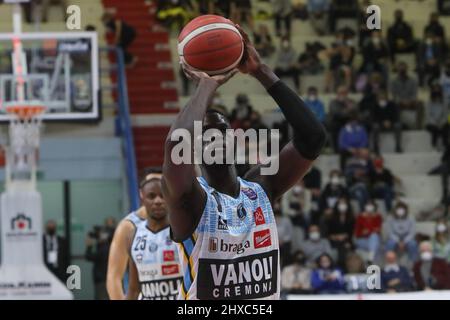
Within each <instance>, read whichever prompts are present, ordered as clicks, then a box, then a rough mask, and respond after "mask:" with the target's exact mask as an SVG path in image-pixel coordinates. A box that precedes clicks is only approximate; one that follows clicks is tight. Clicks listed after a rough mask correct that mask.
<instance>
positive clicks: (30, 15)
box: [22, 0, 68, 23]
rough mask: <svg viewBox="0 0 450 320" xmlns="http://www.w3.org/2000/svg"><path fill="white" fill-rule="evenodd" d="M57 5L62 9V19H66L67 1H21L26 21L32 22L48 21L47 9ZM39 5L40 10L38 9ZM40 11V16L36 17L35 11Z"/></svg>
mask: <svg viewBox="0 0 450 320" xmlns="http://www.w3.org/2000/svg"><path fill="white" fill-rule="evenodd" d="M51 5H54V6H58V7H59V8H60V9H61V11H62V16H63V17H64V18H63V20H66V10H67V6H68V3H67V1H66V0H33V1H30V2H29V3H23V4H22V6H23V9H24V12H25V20H26V21H27V23H32V22H41V21H42V22H44V23H47V21H48V10H49V9H50V6H51ZM38 7H40V10H38ZM38 12H39V13H40V17H37V13H38Z"/></svg>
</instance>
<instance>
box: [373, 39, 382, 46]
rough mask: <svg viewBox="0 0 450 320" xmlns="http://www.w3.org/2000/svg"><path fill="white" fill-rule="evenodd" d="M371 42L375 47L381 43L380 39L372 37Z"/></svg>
mask: <svg viewBox="0 0 450 320" xmlns="http://www.w3.org/2000/svg"><path fill="white" fill-rule="evenodd" d="M372 42H373V44H374V45H376V46H377V45H379V44H380V43H381V39H380V38H378V37H373V38H372Z"/></svg>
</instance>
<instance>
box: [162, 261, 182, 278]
mask: <svg viewBox="0 0 450 320" xmlns="http://www.w3.org/2000/svg"><path fill="white" fill-rule="evenodd" d="M161 270H162V275H163V276H169V275H172V274H178V273H179V272H180V268H179V266H178V265H177V264H170V265H163V266H161Z"/></svg>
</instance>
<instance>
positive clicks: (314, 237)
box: [309, 231, 320, 241]
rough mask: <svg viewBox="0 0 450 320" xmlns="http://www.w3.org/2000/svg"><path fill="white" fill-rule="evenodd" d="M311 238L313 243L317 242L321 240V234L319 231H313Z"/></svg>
mask: <svg viewBox="0 0 450 320" xmlns="http://www.w3.org/2000/svg"><path fill="white" fill-rule="evenodd" d="M309 238H310V239H311V240H312V241H317V240H319V239H320V233H319V232H317V231H313V232H311V233H310V234H309Z"/></svg>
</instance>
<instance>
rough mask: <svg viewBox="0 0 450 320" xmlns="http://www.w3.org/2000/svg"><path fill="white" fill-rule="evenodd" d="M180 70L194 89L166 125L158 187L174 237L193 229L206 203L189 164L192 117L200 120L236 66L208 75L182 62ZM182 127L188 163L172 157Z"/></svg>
mask: <svg viewBox="0 0 450 320" xmlns="http://www.w3.org/2000/svg"><path fill="white" fill-rule="evenodd" d="M183 70H184V71H185V73H186V75H187V76H188V78H190V79H191V80H193V81H194V82H196V83H197V89H196V91H195V93H194V95H193V97H192V98H191V100H190V101H189V102H188V104H187V105H186V106H185V107H184V109H183V110H182V111H181V112H180V114H179V115H178V116H177V118H176V120H175V122H174V123H173V125H172V127H171V128H170V131H169V134H168V136H167V139H166V142H165V146H164V165H163V179H162V188H163V189H162V190H163V194H164V198H165V200H166V203H167V205H168V208H169V212H170V213H169V221H170V226H171V229H172V233H173V234H172V235H173V238H174V240H176V241H182V240H184V239H186V238H187V237H189V236H190V235H191V234H192V233H193V232H194V230H195V228H196V227H197V224H198V222H199V221H200V218H201V215H202V213H203V209H204V206H205V203H206V194H205V192H204V191H203V189H202V188H201V186H200V184H199V183H198V182H197V178H196V174H195V166H194V164H193V162H194V154H193V152H194V151H193V146H194V139H196V137H195V136H194V121H200V122H202V120H203V117H204V115H205V113H206V110H207V108H208V106H209V105H210V103H211V101H212V98H213V96H214V93H215V92H216V90H217V88H218V87H219V86H220V85H221V84H223V83H225V82H226V81H228V79H230V78H231V77H232V76H233V75H234V74H235V73H236V72H237V70H232V71H230V72H229V73H227V74H225V75H218V76H209V75H208V74H206V73H204V72H199V71H195V70H193V69H191V68H189V67H187V66H183ZM180 129H182V130H180ZM176 130H178V131H176ZM183 131H184V133H189V135H188V136H189V137H190V141H189V142H190V146H191V148H190V152H191V154H190V159H191V161H190V163H181V164H175V162H174V159H172V150H173V149H174V148H175V147H176V146H177V145H178V144H179V143H180V142H181V141H180V140H177V139H175V138H174V137H175V136H176V135H177V133H179V132H183Z"/></svg>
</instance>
